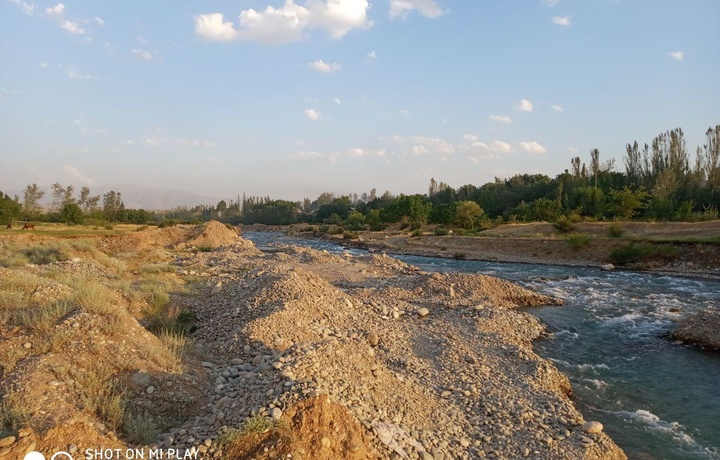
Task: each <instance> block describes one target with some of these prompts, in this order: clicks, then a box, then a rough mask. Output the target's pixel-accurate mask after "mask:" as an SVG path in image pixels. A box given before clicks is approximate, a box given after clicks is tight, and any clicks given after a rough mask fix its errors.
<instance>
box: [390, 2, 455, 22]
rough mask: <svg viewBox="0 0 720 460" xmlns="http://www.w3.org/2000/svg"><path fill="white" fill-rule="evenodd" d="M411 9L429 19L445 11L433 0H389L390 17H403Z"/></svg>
mask: <svg viewBox="0 0 720 460" xmlns="http://www.w3.org/2000/svg"><path fill="white" fill-rule="evenodd" d="M413 10H418V11H419V12H420V14H422V15H423V16H425V17H426V18H431V19H433V18H437V17H440V16H442V15H443V14H445V13H446V11H445V10H443V9H442V8H440V6H438V4H437V3H435V1H434V0H390V19H395V18H401V19H405V18H406V17H407V15H408V14H409V13H410V12H411V11H413Z"/></svg>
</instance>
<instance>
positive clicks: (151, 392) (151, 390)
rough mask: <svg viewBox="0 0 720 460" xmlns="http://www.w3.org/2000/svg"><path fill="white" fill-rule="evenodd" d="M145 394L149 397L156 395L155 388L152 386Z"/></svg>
mask: <svg viewBox="0 0 720 460" xmlns="http://www.w3.org/2000/svg"><path fill="white" fill-rule="evenodd" d="M145 393H147V394H149V395H151V394H153V393H155V387H154V386H152V385H150V386H149V387H147V390H145Z"/></svg>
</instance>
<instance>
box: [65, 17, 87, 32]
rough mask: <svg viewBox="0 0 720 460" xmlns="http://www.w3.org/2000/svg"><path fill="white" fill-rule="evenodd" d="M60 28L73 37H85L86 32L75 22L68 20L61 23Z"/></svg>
mask: <svg viewBox="0 0 720 460" xmlns="http://www.w3.org/2000/svg"><path fill="white" fill-rule="evenodd" d="M60 27H61V28H62V29H65V30H67V31H68V32H70V33H71V34H73V35H85V32H86V31H85V29H83V28H82V27H80V25H79V24H78V23H77V22H73V21H68V20H65V21H63V22H61V23H60Z"/></svg>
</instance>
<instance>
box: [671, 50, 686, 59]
mask: <svg viewBox="0 0 720 460" xmlns="http://www.w3.org/2000/svg"><path fill="white" fill-rule="evenodd" d="M667 55H668V56H670V57H671V58H673V59H675V60H676V61H682V60H683V59H685V53H683V52H682V51H670V52H669V53H668V54H667Z"/></svg>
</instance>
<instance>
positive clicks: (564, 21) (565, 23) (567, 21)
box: [552, 16, 570, 26]
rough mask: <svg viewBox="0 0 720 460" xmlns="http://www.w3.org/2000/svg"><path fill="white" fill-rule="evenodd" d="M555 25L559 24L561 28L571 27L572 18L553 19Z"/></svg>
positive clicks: (560, 17) (557, 17)
mask: <svg viewBox="0 0 720 460" xmlns="http://www.w3.org/2000/svg"><path fill="white" fill-rule="evenodd" d="M552 22H553V24H557V25H559V26H569V25H570V16H555V17H554V18H552Z"/></svg>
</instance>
